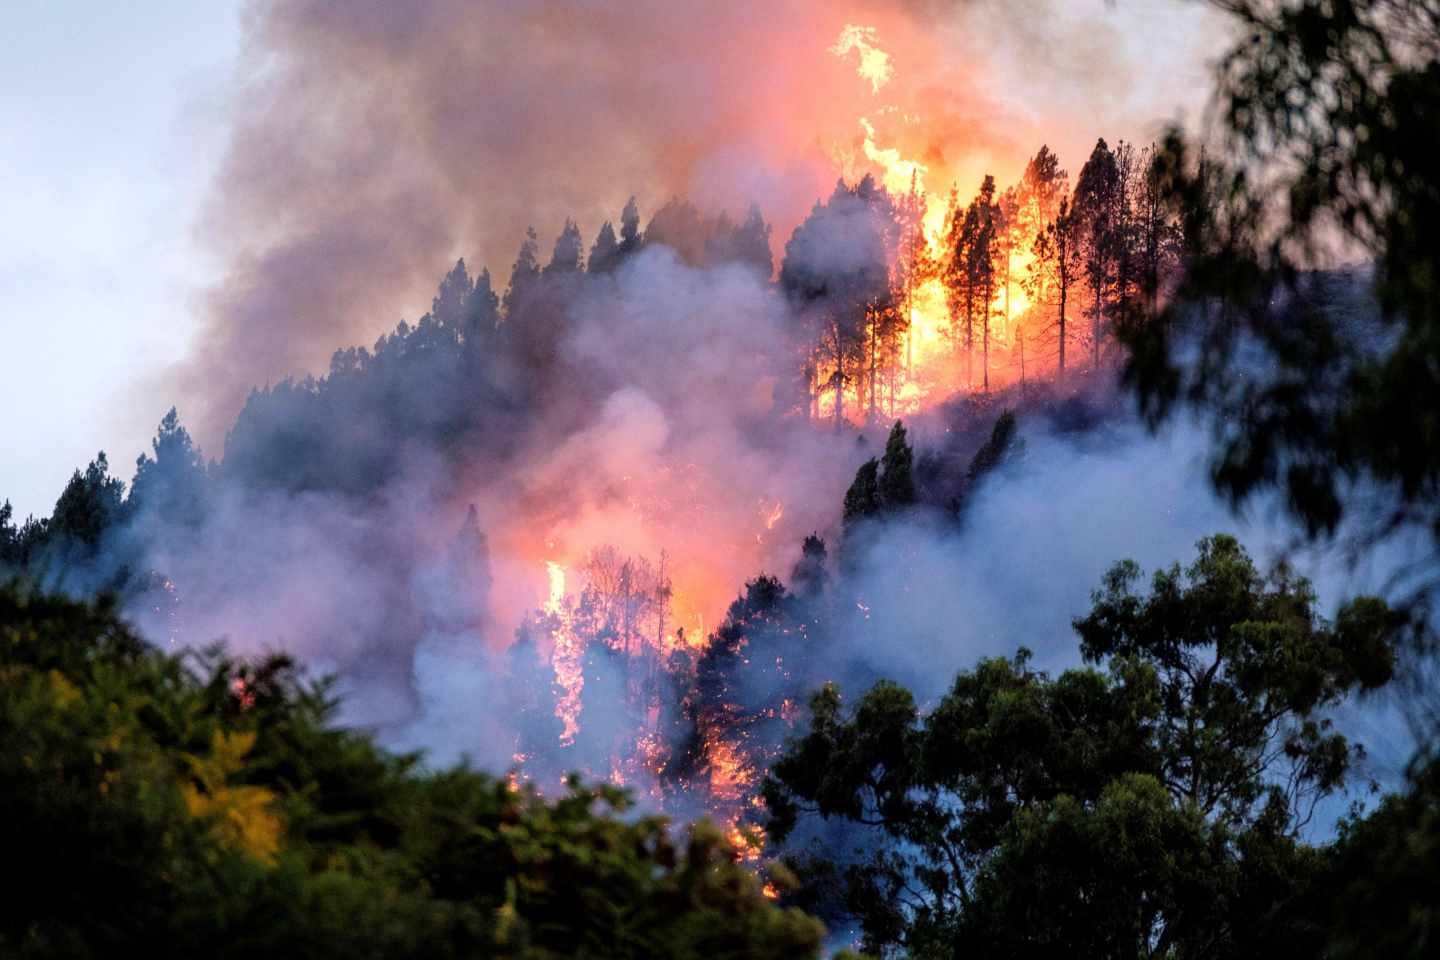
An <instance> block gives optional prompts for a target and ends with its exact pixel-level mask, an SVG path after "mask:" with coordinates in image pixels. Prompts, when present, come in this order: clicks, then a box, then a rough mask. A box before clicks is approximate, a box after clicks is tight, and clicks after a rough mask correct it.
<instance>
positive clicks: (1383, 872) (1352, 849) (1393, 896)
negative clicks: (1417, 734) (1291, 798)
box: [1330, 756, 1440, 960]
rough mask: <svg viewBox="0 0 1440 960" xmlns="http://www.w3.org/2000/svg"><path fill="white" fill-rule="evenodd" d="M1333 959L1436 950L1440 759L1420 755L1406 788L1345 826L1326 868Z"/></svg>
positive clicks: (1408, 959)
mask: <svg viewBox="0 0 1440 960" xmlns="http://www.w3.org/2000/svg"><path fill="white" fill-rule="evenodd" d="M1331 875H1332V877H1333V880H1332V881H1331V882H1332V884H1333V889H1334V891H1335V895H1334V900H1333V904H1331V905H1330V909H1331V910H1333V911H1334V914H1333V916H1334V920H1335V923H1334V930H1335V936H1334V944H1333V947H1332V953H1331V956H1334V957H1337V958H1345V960H1350V958H1354V960H1361V958H1380V957H1386V958H1390V957H1393V958H1400V960H1420V958H1421V957H1430V956H1434V955H1435V952H1436V950H1437V948H1440V760H1437V759H1436V758H1435V757H1433V756H1431V757H1426V758H1422V759H1421V760H1420V761H1418V762H1417V764H1416V767H1415V769H1414V770H1412V772H1411V776H1410V783H1409V785H1408V788H1407V789H1406V790H1405V791H1403V792H1402V793H1400V794H1398V795H1395V796H1392V797H1387V798H1386V799H1385V801H1384V802H1383V803H1382V804H1381V805H1380V807H1379V809H1377V810H1376V811H1375V812H1374V813H1373V814H1371V815H1370V816H1369V817H1367V818H1366V819H1364V820H1357V821H1355V822H1353V823H1351V824H1349V825H1347V827H1346V829H1345V831H1344V833H1343V835H1342V838H1341V841H1340V843H1339V844H1338V845H1337V848H1336V851H1335V856H1334V863H1333V866H1332V870H1331Z"/></svg>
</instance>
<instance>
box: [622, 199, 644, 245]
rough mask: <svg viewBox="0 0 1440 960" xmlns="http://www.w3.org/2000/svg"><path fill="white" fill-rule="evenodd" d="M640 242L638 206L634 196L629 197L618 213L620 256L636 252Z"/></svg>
mask: <svg viewBox="0 0 1440 960" xmlns="http://www.w3.org/2000/svg"><path fill="white" fill-rule="evenodd" d="M641 243H642V241H641V239H640V208H639V207H637V206H636V205H635V198H634V197H631V198H630V199H629V200H627V201H626V202H625V209H624V210H623V211H621V213H620V258H621V259H622V260H623V259H624V258H626V257H629V256H632V255H633V254H636V253H638V252H639V251H640V246H641Z"/></svg>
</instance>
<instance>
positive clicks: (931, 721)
mask: <svg viewBox="0 0 1440 960" xmlns="http://www.w3.org/2000/svg"><path fill="white" fill-rule="evenodd" d="M1138 573H1139V571H1138V569H1137V568H1136V567H1135V565H1134V564H1132V563H1122V564H1119V565H1117V566H1116V567H1115V568H1114V569H1113V570H1112V571H1111V572H1110V573H1109V575H1108V576H1107V577H1106V580H1105V582H1104V585H1103V588H1102V589H1101V591H1100V592H1098V593H1097V594H1096V595H1095V605H1094V608H1093V610H1092V611H1091V613H1090V614H1089V615H1088V616H1086V617H1084V618H1082V619H1080V620H1077V621H1076V623H1075V628H1076V631H1077V633H1078V634H1079V636H1080V641H1081V651H1082V653H1083V654H1084V655H1085V657H1086V659H1087V661H1089V662H1090V664H1091V666H1088V667H1086V668H1084V669H1074V670H1067V671H1065V672H1064V673H1062V674H1060V675H1059V676H1057V677H1053V678H1052V677H1050V676H1049V675H1047V674H1045V673H1042V672H1039V671H1037V670H1035V669H1033V668H1032V667H1031V666H1030V656H1029V653H1028V652H1027V651H1025V650H1023V649H1022V650H1021V651H1020V653H1019V654H1018V655H1017V656H1016V657H1015V658H1014V659H1013V660H1003V659H991V660H984V661H981V662H980V664H979V665H978V666H977V667H976V668H975V669H973V670H970V671H966V672H963V673H961V674H960V675H959V676H957V677H956V679H955V682H954V684H953V686H952V687H951V689H950V691H949V693H947V694H946V695H945V696H944V697H943V698H942V699H941V700H940V701H939V703H937V704H936V705H935V706H934V707H933V708H932V709H930V710H929V711H928V712H924V713H922V712H921V711H920V709H919V707H918V706H917V704H916V703H915V701H914V698H913V697H912V696H911V694H910V693H909V692H908V691H906V690H904V689H903V688H901V687H898V686H896V685H894V684H891V683H884V682H882V683H880V684H878V685H877V686H875V687H874V688H873V689H872V690H871V691H870V692H869V693H867V694H866V695H865V696H863V697H862V698H860V699H859V700H858V701H857V702H856V703H855V705H854V706H853V708H850V709H846V708H845V707H844V705H843V703H842V700H841V697H840V693H839V691H838V690H837V689H836V688H834V687H828V688H826V689H825V690H823V691H822V692H821V693H820V694H818V695H817V696H816V697H815V698H814V700H813V701H812V704H811V713H812V720H811V725H810V729H809V732H808V733H807V734H806V735H805V736H804V737H803V738H801V739H799V740H797V741H795V742H794V743H793V744H792V745H791V746H790V748H789V750H788V752H787V753H786V755H785V756H784V757H783V758H782V759H780V760H779V761H778V762H776V763H775V764H774V765H773V766H772V768H771V777H770V778H769V779H768V780H767V781H766V783H765V787H764V795H765V799H766V802H767V805H768V807H769V809H770V811H771V825H770V826H771V835H772V836H773V837H775V838H776V839H782V840H783V839H784V838H785V837H786V836H788V835H789V834H790V833H791V831H793V830H794V828H795V827H796V825H797V823H798V820H799V818H800V817H801V816H802V815H806V814H814V813H818V814H820V815H821V816H824V817H826V818H832V817H833V818H840V819H842V820H845V821H850V822H853V823H856V824H862V825H868V826H871V827H873V828H875V829H877V830H878V831H880V832H881V834H882V835H883V836H884V837H885V838H886V840H887V841H888V842H887V843H885V844H884V845H883V846H881V847H880V848H879V850H878V852H877V853H875V855H874V856H873V857H872V858H871V859H869V860H868V861H865V862H861V863H857V864H852V865H850V866H849V867H848V868H846V869H845V870H844V876H845V885H846V891H847V892H846V897H847V903H848V906H849V908H850V909H851V910H852V911H853V913H854V914H855V915H856V916H857V917H858V918H859V920H860V921H861V923H862V925H863V928H864V931H865V936H866V944H867V946H868V947H869V948H870V949H873V950H876V951H881V952H893V951H895V950H898V949H904V950H906V951H908V952H909V953H910V954H911V955H915V956H951V955H954V956H959V955H963V954H965V953H967V952H971V951H974V952H980V953H983V954H985V955H987V956H1053V955H1075V956H1118V955H1128V956H1135V955H1139V956H1165V955H1170V951H1173V953H1174V955H1178V956H1190V955H1212V954H1215V953H1221V954H1231V953H1244V952H1246V951H1249V950H1254V949H1258V948H1259V946H1260V945H1263V944H1282V943H1285V942H1290V943H1291V945H1292V946H1294V945H1295V944H1298V943H1300V942H1301V940H1302V939H1303V938H1304V937H1306V936H1311V937H1313V935H1314V933H1313V929H1312V928H1313V924H1312V923H1310V920H1309V918H1307V917H1306V916H1302V915H1300V914H1298V913H1297V912H1296V911H1294V910H1291V909H1290V908H1289V907H1288V906H1287V904H1289V903H1290V902H1291V900H1292V899H1294V898H1296V897H1297V896H1298V895H1299V892H1300V891H1303V890H1306V889H1308V887H1309V885H1310V884H1312V882H1313V880H1314V878H1315V876H1316V875H1317V871H1319V870H1321V869H1322V860H1321V858H1320V857H1319V856H1318V855H1317V854H1316V852H1315V851H1314V850H1313V849H1312V848H1310V847H1308V846H1306V845H1305V844H1304V843H1302V842H1301V841H1300V839H1299V836H1300V832H1301V831H1302V829H1303V828H1304V827H1305V825H1306V824H1307V822H1308V821H1309V819H1310V817H1311V815H1312V814H1313V811H1314V807H1315V804H1316V803H1317V802H1318V801H1319V800H1320V799H1321V798H1323V797H1325V796H1327V795H1330V794H1332V793H1334V792H1335V791H1337V790H1339V789H1340V788H1341V787H1343V785H1344V784H1345V783H1346V782H1347V779H1348V777H1349V775H1350V773H1351V769H1352V762H1353V759H1354V756H1355V753H1356V750H1357V748H1355V747H1354V746H1353V745H1351V744H1350V743H1349V742H1348V741H1346V739H1345V738H1344V737H1343V736H1341V735H1340V734H1338V733H1336V732H1335V731H1334V730H1333V729H1332V727H1331V726H1330V723H1329V721H1328V720H1327V719H1325V717H1324V710H1325V709H1326V708H1328V707H1332V706H1334V705H1335V704H1337V703H1338V702H1339V701H1340V700H1341V699H1342V698H1344V697H1346V696H1348V695H1350V694H1352V693H1354V692H1356V691H1360V690H1366V689H1373V688H1375V687H1377V686H1379V685H1381V684H1383V683H1385V682H1386V681H1387V680H1388V678H1389V676H1390V674H1391V671H1392V669H1393V643H1394V639H1395V635H1396V633H1397V631H1398V629H1399V627H1400V625H1401V623H1402V622H1403V620H1402V619H1401V618H1399V617H1397V615H1396V614H1394V613H1393V612H1391V611H1389V610H1388V609H1387V608H1386V607H1385V606H1384V605H1383V604H1381V603H1380V602H1379V601H1375V600H1370V599H1365V600H1360V601H1356V602H1355V603H1353V604H1351V605H1350V606H1349V607H1347V608H1346V609H1345V610H1344V611H1343V612H1342V614H1341V616H1340V617H1339V618H1337V621H1336V623H1335V624H1334V625H1332V624H1329V623H1327V622H1325V621H1324V620H1323V619H1321V618H1320V617H1319V616H1318V615H1317V614H1316V612H1315V609H1314V596H1313V593H1312V592H1311V590H1310V587H1309V585H1308V584H1306V583H1305V582H1304V581H1303V580H1301V579H1299V578H1297V577H1294V576H1293V575H1292V574H1290V573H1289V572H1288V571H1286V570H1285V569H1283V568H1281V569H1279V570H1276V571H1275V572H1274V573H1272V574H1271V575H1270V576H1268V577H1265V576H1262V575H1261V574H1259V573H1258V572H1257V571H1256V570H1255V568H1254V566H1253V564H1252V563H1251V561H1250V559H1249V557H1248V556H1246V554H1245V552H1244V550H1243V549H1241V548H1240V546H1239V545H1238V544H1237V543H1236V542H1235V541H1234V540H1233V539H1231V538H1229V537H1224V536H1217V537H1213V538H1210V539H1207V540H1203V541H1201V542H1200V544H1199V555H1198V557H1197V559H1196V560H1195V561H1194V563H1192V564H1191V565H1190V567H1188V568H1187V569H1185V570H1184V571H1181V570H1180V568H1178V567H1172V568H1171V569H1169V570H1162V571H1160V572H1158V573H1157V574H1156V575H1155V577H1154V579H1153V582H1152V584H1151V588H1150V590H1149V592H1148V594H1144V595H1140V594H1137V593H1135V592H1134V590H1133V585H1134V582H1135V580H1136V579H1137V577H1138ZM1101 668H1103V670H1102V669H1101Z"/></svg>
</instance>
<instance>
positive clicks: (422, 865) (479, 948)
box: [0, 587, 823, 958]
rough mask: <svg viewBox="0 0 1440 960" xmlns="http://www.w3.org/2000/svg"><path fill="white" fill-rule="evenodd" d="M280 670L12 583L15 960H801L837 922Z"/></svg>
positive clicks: (6, 754)
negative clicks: (384, 726)
mask: <svg viewBox="0 0 1440 960" xmlns="http://www.w3.org/2000/svg"><path fill="white" fill-rule="evenodd" d="M334 706H335V704H334V701H333V700H332V699H330V697H329V696H328V694H327V692H326V685H325V684H307V683H303V682H302V681H301V680H300V679H299V678H298V676H297V674H296V670H295V667H294V665H293V664H292V663H290V662H289V661H287V660H285V659H284V658H271V659H268V660H265V661H262V662H260V663H256V664H240V663H235V662H232V661H230V660H227V659H226V658H225V657H224V656H223V655H222V654H221V653H220V652H219V651H218V650H215V651H211V652H209V653H207V654H205V655H203V656H200V657H196V658H192V659H189V660H188V661H187V660H182V659H180V658H176V657H173V656H167V655H165V654H162V653H160V652H159V651H156V650H154V649H152V648H149V647H147V646H146V645H145V644H143V643H142V642H141V641H140V640H138V639H137V638H136V637H135V636H134V635H133V634H132V633H130V631H129V630H128V629H127V628H126V627H125V626H124V624H122V623H121V622H120V621H119V620H118V619H117V618H116V617H115V615H114V613H113V611H111V610H110V609H108V608H107V607H105V606H103V605H100V606H90V605H82V604H76V603H73V602H69V601H65V600H60V599H56V598H51V597H44V596H38V595H33V594H29V593H23V592H21V591H19V590H18V589H16V588H14V587H9V588H4V589H0V782H4V783H5V785H6V786H5V789H4V790H3V791H0V844H3V845H4V849H5V851H6V858H7V860H6V862H7V866H8V868H9V870H10V872H11V875H12V876H13V877H14V878H16V879H17V881H19V882H18V883H17V884H15V885H13V886H14V890H13V892H12V893H11V894H10V895H9V896H7V897H6V898H5V899H4V901H3V903H0V954H4V955H5V956H18V957H50V956H68V957H88V956H96V957H99V956H120V955H124V956H130V955H139V954H142V953H145V954H157V955H161V956H179V955H186V956H214V957H232V956H233V957H241V956H246V957H249V956H257V955H258V956H285V957H302V958H303V957H317V958H318V957H341V956H343V957H376V958H380V957H406V958H410V957H421V958H427V957H479V956H485V957H491V956H502V957H535V958H540V957H562V956H564V957H571V956H576V957H585V956H589V957H654V956H666V957H694V958H701V957H706V958H709V957H775V958H780V957H795V956H814V955H816V953H817V952H818V949H819V944H820V940H821V937H822V936H823V930H822V929H821V927H820V925H819V924H818V923H817V922H816V921H814V920H812V919H810V918H809V917H806V916H805V915H804V914H802V913H800V912H799V911H798V910H795V909H782V908H780V907H778V906H776V905H775V904H774V903H772V902H771V901H770V900H769V899H767V898H766V897H764V896H763V895H762V893H761V890H760V885H759V880H758V878H757V877H756V876H754V875H753V874H752V873H751V872H750V871H749V870H747V869H746V868H744V867H742V866H740V865H739V864H738V863H737V862H736V861H735V856H734V852H733V850H731V848H730V847H729V845H728V844H727V843H726V841H725V840H724V838H723V837H722V836H721V835H720V834H719V832H718V831H717V830H716V829H714V828H712V827H710V826H709V825H707V824H704V823H702V824H700V825H697V826H696V827H694V828H692V829H691V830H690V831H689V832H688V833H686V834H684V835H683V836H682V837H679V838H678V839H677V835H676V831H674V830H673V829H672V828H671V827H670V826H669V825H668V824H667V823H666V821H664V820H663V819H660V818H654V817H640V816H636V815H635V813H634V811H633V810H632V809H631V801H630V800H629V798H628V797H627V796H626V795H625V794H624V793H623V792H621V791H618V790H615V789H612V788H609V787H600V788H591V787H587V786H585V785H582V784H581V783H579V782H578V781H577V780H572V781H571V782H570V783H569V786H568V787H567V789H566V790H565V791H564V792H563V794H561V795H560V796H558V797H555V798H549V797H543V796H541V795H540V794H539V793H537V792H536V791H535V790H534V789H533V788H531V787H528V786H526V787H520V788H518V789H517V788H516V787H514V786H513V785H511V784H510V783H508V782H507V781H505V780H503V779H495V778H492V777H489V776H486V775H484V774H481V773H477V772H474V771H471V770H468V769H465V768H457V769H451V770H444V771H438V772H421V771H419V770H418V769H417V767H416V758H415V757H404V756H401V757H397V756H393V755H390V754H387V753H385V752H384V751H382V750H380V749H379V748H377V747H376V746H375V745H374V744H373V743H372V742H371V740H370V739H369V738H368V737H367V736H365V735H362V734H359V733H355V732H351V731H346V730H342V729H339V728H337V727H335V726H334V724H333V722H332V720H331V715H332V712H333V708H334Z"/></svg>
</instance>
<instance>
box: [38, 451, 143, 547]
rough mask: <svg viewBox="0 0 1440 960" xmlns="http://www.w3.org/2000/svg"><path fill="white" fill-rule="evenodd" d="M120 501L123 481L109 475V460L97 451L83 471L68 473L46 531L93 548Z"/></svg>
mask: <svg viewBox="0 0 1440 960" xmlns="http://www.w3.org/2000/svg"><path fill="white" fill-rule="evenodd" d="M124 501H125V482H124V481H123V480H121V479H120V478H118V477H112V476H110V462H109V461H108V460H107V459H106V458H105V453H104V451H101V452H100V453H99V454H97V455H96V457H95V459H94V460H92V461H90V465H89V466H87V467H86V468H85V472H84V473H81V472H80V471H79V470H76V471H75V473H74V474H73V475H72V476H71V477H70V482H69V483H67V484H66V485H65V489H64V490H63V491H61V493H60V499H59V500H56V501H55V512H54V513H52V514H51V515H50V525H49V530H48V532H49V534H50V536H52V537H55V538H57V539H59V540H62V541H63V542H67V543H70V544H74V545H77V546H80V547H83V548H87V549H92V550H93V549H94V548H95V547H97V546H98V545H99V543H100V538H101V537H102V536H103V535H104V534H105V531H106V530H107V529H108V528H109V527H110V525H111V524H112V523H114V522H115V521H116V520H117V519H118V518H119V516H120V511H121V508H122V507H123V505H124Z"/></svg>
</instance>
